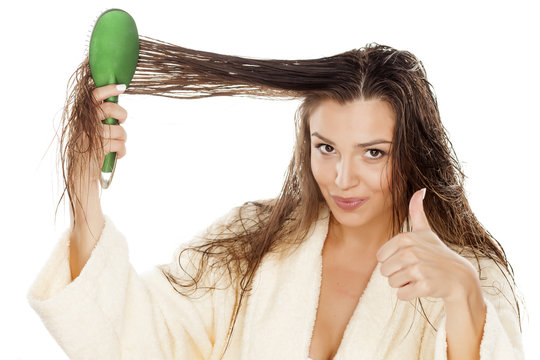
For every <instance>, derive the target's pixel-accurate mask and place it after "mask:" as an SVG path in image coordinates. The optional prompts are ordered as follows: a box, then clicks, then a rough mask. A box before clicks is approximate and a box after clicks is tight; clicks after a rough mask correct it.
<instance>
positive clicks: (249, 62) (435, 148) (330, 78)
mask: <svg viewBox="0 0 540 360" xmlns="http://www.w3.org/2000/svg"><path fill="white" fill-rule="evenodd" d="M140 49H141V51H140V58H139V64H138V67H137V72H136V73H135V77H134V79H133V81H132V83H131V84H130V86H129V88H128V89H127V91H126V94H150V95H157V96H166V97H174V98H182V99H197V98H203V97H209V96H251V97H264V98H281V99H295V98H299V99H302V103H301V105H300V106H299V108H298V110H297V112H296V114H295V133H296V144H295V147H294V151H293V154H292V159H291V161H290V163H289V166H288V170H287V173H286V178H285V181H284V183H283V186H282V189H281V191H280V193H279V194H278V196H277V197H276V198H274V199H271V200H270V201H264V202H263V201H259V202H257V201H252V202H246V203H244V205H243V206H241V207H239V208H238V214H237V216H236V217H234V218H233V219H232V220H230V221H228V222H227V223H226V224H224V225H223V226H222V227H220V228H219V231H216V230H217V229H212V231H210V230H209V231H208V232H207V233H206V234H205V237H204V241H202V242H200V243H195V242H193V243H192V244H191V245H190V246H187V247H185V248H184V249H183V250H182V251H181V252H180V254H179V259H178V262H179V264H180V267H182V263H181V258H182V256H183V255H185V253H186V252H188V253H191V254H196V256H197V257H196V258H197V259H198V260H197V261H198V264H197V266H196V267H195V271H194V272H191V273H190V272H189V271H188V270H185V272H186V274H187V275H188V276H187V277H186V276H176V275H175V274H172V273H171V272H169V271H168V270H167V269H168V268H167V267H166V266H162V267H161V270H162V272H163V274H164V276H166V278H167V279H168V280H169V282H170V283H171V285H172V286H173V288H175V290H176V291H178V292H179V293H180V294H182V295H184V296H190V294H193V291H194V289H197V288H200V287H202V284H203V283H204V281H202V279H204V278H205V275H208V274H210V273H213V272H219V273H221V274H226V275H227V276H228V278H229V279H230V280H231V286H235V289H236V291H237V298H236V302H235V308H234V311H233V316H232V318H231V322H230V326H229V331H228V333H227V343H226V346H225V348H224V350H223V351H224V352H225V351H226V349H227V348H228V346H229V343H230V340H231V337H232V332H233V330H234V324H235V323H236V319H237V316H238V313H239V311H240V308H241V305H242V302H243V299H244V298H245V297H246V296H248V295H249V292H250V290H251V284H252V280H253V277H254V274H255V272H256V270H257V268H258V266H259V264H260V263H261V261H262V259H263V257H264V256H265V255H266V254H268V253H269V252H278V251H279V252H282V253H283V254H286V253H287V252H288V251H293V250H294V248H295V246H294V245H298V244H300V243H301V242H302V241H303V240H304V239H305V237H306V235H307V233H308V230H309V228H310V226H311V225H312V223H313V222H314V221H316V219H317V217H318V212H319V209H320V205H321V204H322V203H324V201H325V200H324V198H323V196H322V194H321V192H320V190H319V188H318V186H317V183H316V182H315V179H314V177H313V174H312V173H311V168H310V153H311V152H310V146H311V142H310V132H309V118H310V115H311V113H312V112H313V111H314V109H315V108H316V107H317V106H318V105H319V104H320V103H321V101H322V100H325V99H332V100H334V101H337V102H338V103H340V104H345V103H347V102H350V101H353V100H356V99H360V98H363V99H365V100H368V99H380V100H383V101H386V102H388V103H389V104H390V105H391V106H392V108H393V111H394V113H395V117H396V127H395V130H394V138H393V146H392V148H391V156H390V158H391V161H392V169H393V172H392V196H391V198H392V205H393V211H392V219H393V221H392V223H393V224H395V225H394V228H393V233H394V234H397V233H398V232H399V231H401V229H400V228H399V226H398V225H399V224H403V223H404V221H405V219H406V218H407V216H408V204H409V200H410V198H411V196H412V194H413V193H414V192H415V191H416V190H418V189H420V188H423V187H425V188H427V195H426V197H425V200H424V209H425V212H426V215H427V217H428V219H429V222H430V225H431V227H432V229H433V231H434V232H435V233H436V234H437V235H438V236H439V237H440V239H441V240H442V241H444V242H445V243H446V244H448V245H451V246H452V247H453V248H454V249H463V250H469V251H471V252H472V253H473V254H474V257H476V258H477V259H478V258H479V257H487V258H490V259H492V260H494V261H495V263H497V264H500V265H502V267H503V268H504V269H505V270H506V272H507V273H508V274H510V277H511V279H512V282H513V286H511V288H512V291H513V288H514V287H515V286H516V284H515V281H514V275H513V269H512V267H511V265H510V263H509V262H508V260H507V258H506V254H505V252H504V250H503V247H502V246H501V244H500V243H499V242H498V241H497V240H496V239H495V238H494V237H493V236H492V235H491V234H490V233H489V232H488V231H487V230H486V229H485V228H484V227H483V226H482V224H481V223H480V222H479V221H478V219H477V218H476V217H475V215H474V213H473V211H472V210H471V208H470V206H469V203H468V201H467V198H466V196H465V191H464V178H465V175H464V174H463V171H462V169H461V166H460V163H459V161H458V159H457V156H456V154H455V152H454V149H453V147H452V143H451V142H450V140H449V138H448V135H447V133H446V130H445V128H444V126H443V124H442V123H441V119H440V115H439V110H438V105H437V100H436V97H435V94H434V91H433V89H432V86H431V84H430V83H429V82H428V80H427V76H426V71H425V69H424V67H423V65H422V63H421V62H420V61H419V60H418V59H417V58H416V57H415V56H414V55H413V54H411V53H410V52H408V51H400V50H396V49H394V48H392V47H389V46H384V45H379V44H368V45H366V46H365V47H363V48H360V49H354V50H350V51H347V52H344V53H341V54H337V55H334V56H330V57H324V58H320V59H309V60H275V59H251V58H246V57H237V56H229V55H222V54H216V53H210V52H203V51H198V50H192V49H186V48H183V47H180V46H177V45H173V44H168V43H165V42H162V41H159V40H155V39H152V38H147V37H141V38H140ZM71 81H72V82H73V83H74V84H75V86H73V90H72V92H71V96H70V97H69V98H68V102H67V103H66V107H65V112H64V118H63V119H64V123H65V126H64V128H63V132H62V138H61V144H63V141H64V138H66V137H67V145H66V146H64V148H65V149H64V151H63V152H62V153H61V156H62V164H63V174H64V180H65V183H66V188H65V190H64V192H65V191H67V192H68V195H69V197H70V203H71V206H72V207H73V200H72V196H71V194H73V186H74V176H75V174H73V168H72V167H71V166H72V164H73V162H75V161H77V159H81V158H82V156H81V155H80V154H81V153H82V154H86V159H89V158H91V157H92V156H93V154H95V153H97V152H98V151H99V149H100V148H101V146H102V144H101V137H100V134H99V128H98V127H97V126H95V125H94V124H97V122H96V121H89V120H88V119H89V118H90V120H95V118H92V116H97V115H96V112H95V111H91V109H93V108H94V107H95V106H96V105H97V104H95V101H94V100H93V99H92V97H91V95H90V93H91V90H92V89H93V88H94V87H95V85H94V84H93V82H92V79H91V76H90V71H89V66H88V61H87V60H85V61H84V62H83V63H82V64H81V65H80V66H79V68H78V69H77V71H76V72H75V74H74V77H73V78H72V80H71ZM80 133H84V134H85V135H86V137H87V138H88V139H89V142H88V146H87V147H86V148H85V149H81V148H80V146H79V145H78V143H79V142H80V141H78V136H79V135H80ZM83 161H84V160H83ZM86 161H88V160H86ZM66 169H67V170H66ZM62 196H63V195H62ZM248 210H249V211H251V213H250V215H249V216H243V214H244V213H246V214H247V211H248ZM253 211H254V212H253ZM396 224H398V225H396ZM407 231H410V229H407ZM497 266H499V265H497ZM499 268H500V267H499ZM478 270H479V272H480V273H481V268H480V266H479V265H478ZM505 277H506V275H505ZM186 279H187V280H186ZM507 281H508V282H509V283H510V281H509V279H508V278H507ZM233 284H234V285H233ZM214 285H215V284H209V286H206V288H207V289H212V290H213V291H216V288H215V286H214ZM514 300H515V304H516V309H517V312H518V317H519V320H520V327H521V316H520V311H519V304H518V301H517V299H516V297H515V293H514ZM420 304H421V303H420ZM224 352H223V353H222V355H223V354H224Z"/></svg>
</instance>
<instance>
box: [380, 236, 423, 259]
mask: <svg viewBox="0 0 540 360" xmlns="http://www.w3.org/2000/svg"><path fill="white" fill-rule="evenodd" d="M409 234H410V233H399V234H397V235H396V236H394V237H393V238H391V239H390V240H388V241H387V242H386V243H384V245H383V246H381V247H380V248H379V250H377V254H376V255H375V256H376V257H377V261H378V262H385V261H386V260H387V259H388V258H389V257H390V256H392V255H394V253H396V252H397V251H398V250H399V249H400V248H404V247H408V246H412V245H414V244H415V241H414V239H413V238H412V237H411V235H409Z"/></svg>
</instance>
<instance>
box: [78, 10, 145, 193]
mask: <svg viewBox="0 0 540 360" xmlns="http://www.w3.org/2000/svg"><path fill="white" fill-rule="evenodd" d="M88 60H89V63H90V71H91V73H92V78H93V79H94V83H95V84H96V86H97V87H100V86H105V85H110V84H125V85H126V87H127V86H129V84H130V83H131V79H133V75H134V74H135V69H136V68H137V62H138V60H139V33H138V32H137V26H136V24H135V21H134V20H133V18H132V17H131V15H129V14H128V13H127V12H125V11H123V10H120V9H110V10H107V11H105V12H104V13H102V14H101V16H100V17H99V18H98V20H97V21H96V24H95V25H94V30H93V31H92V37H91V38H90V47H89V50H88ZM105 101H108V102H115V103H117V102H118V96H111V97H109V98H108V99H106V100H105ZM103 123H104V124H110V125H118V120H116V119H114V118H112V117H109V118H107V119H105V120H103ZM115 168H116V153H115V152H114V153H108V154H107V155H106V156H105V161H104V162H103V167H102V169H101V171H102V187H103V188H105V189H106V188H108V187H109V185H110V183H111V181H112V177H113V175H114V170H115ZM104 178H105V180H104Z"/></svg>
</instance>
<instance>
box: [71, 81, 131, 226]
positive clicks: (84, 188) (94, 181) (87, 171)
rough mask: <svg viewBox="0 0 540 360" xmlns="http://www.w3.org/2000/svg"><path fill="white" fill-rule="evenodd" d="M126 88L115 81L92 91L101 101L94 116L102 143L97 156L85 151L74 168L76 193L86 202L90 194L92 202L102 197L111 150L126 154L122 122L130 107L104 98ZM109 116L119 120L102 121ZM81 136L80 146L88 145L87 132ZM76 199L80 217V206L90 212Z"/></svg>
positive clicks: (85, 211) (117, 157) (97, 99)
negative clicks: (103, 172)
mask: <svg viewBox="0 0 540 360" xmlns="http://www.w3.org/2000/svg"><path fill="white" fill-rule="evenodd" d="M124 90H125V86H123V85H114V84H113V85H106V86H101V87H98V88H95V89H94V90H93V91H92V95H93V97H94V99H95V100H96V101H97V103H98V104H99V106H98V107H97V108H96V111H97V116H96V117H95V118H97V119H98V121H99V124H97V126H98V127H99V128H100V133H101V138H102V142H103V147H102V148H101V149H100V150H99V151H98V152H97V156H96V157H94V158H92V159H89V158H88V156H87V155H88V153H85V154H84V156H86V157H85V159H84V160H83V159H79V161H78V164H80V165H77V166H76V168H75V169H74V175H75V176H74V179H75V189H74V190H75V192H76V194H75V195H76V197H78V198H79V200H80V201H82V202H83V204H84V203H85V202H87V201H88V200H89V197H90V198H92V197H93V198H94V199H90V200H91V202H96V201H99V199H95V197H99V184H100V177H101V168H102V167H103V162H104V161H105V156H106V155H107V154H108V153H111V152H116V159H117V160H118V159H121V158H123V157H124V156H125V155H126V140H127V133H126V131H125V130H124V128H123V127H122V124H124V123H125V121H126V118H127V111H126V110H125V109H124V108H123V107H121V106H120V105H118V104H117V103H113V102H105V101H104V100H105V99H107V98H109V97H111V96H116V95H120V94H122V93H123V92H124ZM108 117H113V118H115V119H117V120H118V123H119V124H118V125H109V124H103V122H102V121H103V120H105V119H107V118H108ZM81 139H82V140H81V141H82V146H81V148H82V149H88V139H87V138H86V137H85V136H82V137H81ZM96 145H97V144H96ZM88 163H90V165H88ZM84 164H86V165H84ZM83 200H86V201H83ZM75 203H76V212H77V214H76V216H77V217H79V213H81V211H80V210H83V211H82V213H88V212H87V210H88V209H87V208H86V206H82V208H81V204H79V203H78V201H77V200H75Z"/></svg>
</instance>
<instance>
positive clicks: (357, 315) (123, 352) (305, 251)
mask: <svg viewBox="0 0 540 360" xmlns="http://www.w3.org/2000/svg"><path fill="white" fill-rule="evenodd" d="M152 44H153V46H150V44H149V43H145V42H144V41H143V42H141V45H142V48H143V50H144V49H145V48H147V49H151V52H152V56H156V57H159V56H164V57H168V58H167V59H168V62H167V66H162V65H160V64H163V63H164V62H163V61H157V60H156V59H154V60H152V61H153V62H152V63H151V65H152V66H154V67H155V68H156V69H157V70H156V71H155V73H156V74H157V75H156V76H155V77H152V78H151V79H150V78H149V77H146V78H143V77H141V78H140V79H139V80H138V81H137V79H135V81H134V83H133V84H132V86H130V89H128V91H126V93H132V94H136V93H148V94H154V95H163V96H175V97H182V96H181V95H179V94H182V92H183V91H187V89H188V87H186V85H188V84H189V83H190V81H195V82H196V84H195V85H196V86H195V87H196V88H197V89H198V91H199V95H200V97H202V96H214V95H235V94H241V93H243V94H251V95H257V96H277V95H287V96H301V97H302V99H303V102H302V104H301V106H300V108H299V109H298V112H297V116H296V147H295V150H294V153H293V156H292V160H291V163H290V165H289V169H288V174H287V177H286V180H285V182H284V184H283V188H282V191H281V192H280V194H279V195H278V196H277V197H276V198H273V199H266V200H260V201H252V202H246V203H244V204H243V205H241V206H238V207H235V208H233V209H232V210H231V211H230V212H229V213H228V214H225V215H224V216H223V217H221V218H220V219H218V220H217V221H216V222H214V223H213V224H212V225H211V226H209V227H208V228H207V229H206V230H205V231H204V232H202V233H200V234H198V235H197V236H196V237H195V238H194V239H193V240H192V241H191V242H190V243H189V244H188V245H186V246H182V247H180V248H179V249H178V250H177V252H176V253H175V255H174V257H173V260H172V261H171V262H170V263H169V264H165V265H161V266H156V267H155V269H153V271H151V272H148V273H146V274H144V275H138V274H137V273H136V271H135V270H134V269H133V267H132V266H131V265H130V262H129V259H128V249H127V244H126V241H125V239H124V237H123V236H122V234H121V232H120V231H119V230H117V229H116V227H115V226H114V224H113V222H112V220H111V219H110V218H109V217H108V216H106V215H104V214H103V213H102V210H101V206H100V201H99V172H100V167H101V164H102V162H103V159H104V157H105V155H106V153H108V152H117V154H118V158H122V157H123V156H124V155H125V153H126V151H125V147H124V142H125V139H126V133H125V130H124V129H123V128H122V126H121V124H123V123H124V121H125V120H126V111H125V110H124V109H123V108H122V107H121V106H119V105H118V104H114V103H103V102H102V101H103V100H104V99H106V98H108V97H109V96H113V95H118V94H120V93H122V92H124V88H122V87H121V86H119V87H117V86H116V85H109V86H104V87H100V88H92V86H91V83H89V82H88V70H87V64H83V66H82V67H81V69H82V70H81V71H82V72H83V74H82V75H81V76H80V77H79V80H78V81H79V87H78V88H77V89H76V90H77V91H78V94H79V95H77V96H80V97H81V98H83V97H85V96H86V100H85V101H86V103H85V104H86V105H84V104H83V103H84V101H83V102H79V105H77V103H76V104H75V105H74V108H73V112H72V114H73V113H74V114H76V115H75V116H73V115H72V118H71V119H72V120H73V122H72V123H71V124H70V125H71V126H72V128H77V126H76V125H78V126H80V127H79V128H78V129H79V132H78V134H79V135H80V134H83V136H75V135H73V134H76V133H77V132H73V133H72V137H71V139H70V140H71V142H70V143H69V144H71V145H70V146H71V149H70V151H71V152H70V153H69V154H71V157H70V158H69V159H70V161H69V171H68V179H67V180H66V184H67V190H68V194H69V195H70V198H74V199H76V200H77V201H76V202H75V205H73V203H74V202H72V215H73V221H72V226H71V228H70V229H68V230H67V231H66V232H65V233H64V234H63V236H62V238H61V239H60V242H59V243H58V245H57V247H56V248H55V250H54V252H53V254H52V255H51V257H50V258H49V260H48V262H47V264H46V265H45V267H44V269H43V270H42V272H41V273H40V274H39V275H38V277H37V279H36V280H35V282H34V284H33V285H32V288H31V289H30V292H29V301H30V303H31V305H32V307H33V308H34V309H35V310H36V311H37V313H38V314H39V315H40V316H41V317H42V319H43V321H44V323H45V324H46V326H47V328H48V329H49V331H50V332H51V334H52V335H53V336H54V337H55V338H56V340H57V341H58V342H59V344H60V345H61V346H62V347H63V349H64V350H65V351H66V353H67V354H68V355H69V356H70V358H73V359H88V358H93V359H94V358H103V359H112V358H129V359H161V358H164V359H221V358H222V359H302V360H305V359H307V358H311V359H313V360H323V359H332V358H333V359H447V358H448V359H505V360H506V359H520V358H522V357H523V354H522V344H521V333H520V315H519V305H518V303H517V301H516V300H515V299H516V298H515V296H514V286H515V284H513V281H511V280H513V275H512V271H511V266H510V264H509V262H508V261H507V259H506V256H505V253H504V251H503V249H502V246H501V245H500V244H499V243H498V242H497V241H496V240H495V239H494V238H493V237H492V236H491V235H490V233H489V232H488V231H487V230H485V229H484V228H483V227H482V225H481V224H480V223H479V221H478V220H477V219H476V217H475V216H474V214H473V212H472V210H471V209H470V207H469V204H468V202H467V199H466V197H465V192H464V188H463V177H464V175H463V173H462V171H461V168H460V164H459V161H458V160H457V157H456V156H455V153H454V151H453V148H452V145H451V143H450V141H449V139H448V138H447V134H446V132H445V129H444V127H443V125H442V123H441V120H440V117H439V111H438V107H437V102H436V98H435V96H434V94H433V91H432V88H431V85H430V84H429V82H428V80H427V77H426V73H425V70H424V68H423V66H422V64H421V62H419V61H418V59H416V57H415V56H414V55H413V54H411V53H409V52H407V51H398V50H396V49H393V48H391V47H388V46H382V45H376V44H372V45H368V46H366V47H364V48H362V49H355V50H351V51H348V52H346V53H343V54H338V55H335V56H333V57H328V58H322V59H316V60H294V61H293V60H290V61H289V60H253V59H246V58H238V57H229V56H224V55H219V54H212V53H202V52H197V56H193V53H189V51H188V50H186V49H183V48H180V47H174V46H172V45H170V44H164V43H160V42H157V41H156V42H155V43H152ZM148 51H149V53H150V50H148ZM159 51H162V53H161V55H156V54H157V53H159ZM171 54H172V55H171ZM190 54H191V55H190ZM194 59H195V60H194ZM174 61H177V64H178V66H179V67H180V64H181V66H183V67H182V69H181V70H178V71H177V72H176V73H175V71H176V70H174V67H173V66H171V65H170V63H171V62H174ZM85 71H86V72H85ZM188 73H189V74H191V76H185V74H188ZM160 74H161V75H160ZM182 74H184V75H182ZM193 74H195V75H193ZM160 76H162V77H161V78H160ZM194 79H195V80H194ZM161 85H163V86H162V87H159V86H161ZM192 89H193V87H192ZM192 91H193V90H192ZM80 94H82V95H80ZM85 94H86V95H85ZM88 94H91V95H92V97H93V99H95V100H93V102H92V103H91V104H93V105H92V106H90V105H88V104H90V103H89V102H88V101H89V100H88V99H90V97H89V96H88ZM201 94H202V95H201ZM186 97H187V96H186ZM96 100H97V101H96ZM81 104H83V105H81ZM96 109H97V110H100V111H96ZM83 110H84V111H83ZM77 114H78V115H77ZM81 114H82V115H81ZM84 114H89V116H90V118H92V119H94V120H93V122H90V123H88V122H87V123H84V122H83V121H79V122H76V121H75V120H77V117H81V116H83V115H84ZM107 116H113V117H115V118H117V119H119V121H120V125H118V126H105V125H102V124H101V122H100V121H99V120H102V119H105V118H106V117H107ZM79 120H80V119H79ZM89 129H90V130H89ZM92 129H93V130H92ZM96 129H97V130H96ZM94 130H95V131H94ZM92 131H94V132H92ZM96 143H97V144H98V145H99V146H94V145H95V144H96ZM79 148H84V149H87V150H88V149H90V150H89V151H90V152H89V154H86V153H84V152H81V151H79V152H77V151H75V150H74V149H79ZM92 151H94V152H93V153H92ZM91 155H93V156H91Z"/></svg>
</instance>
